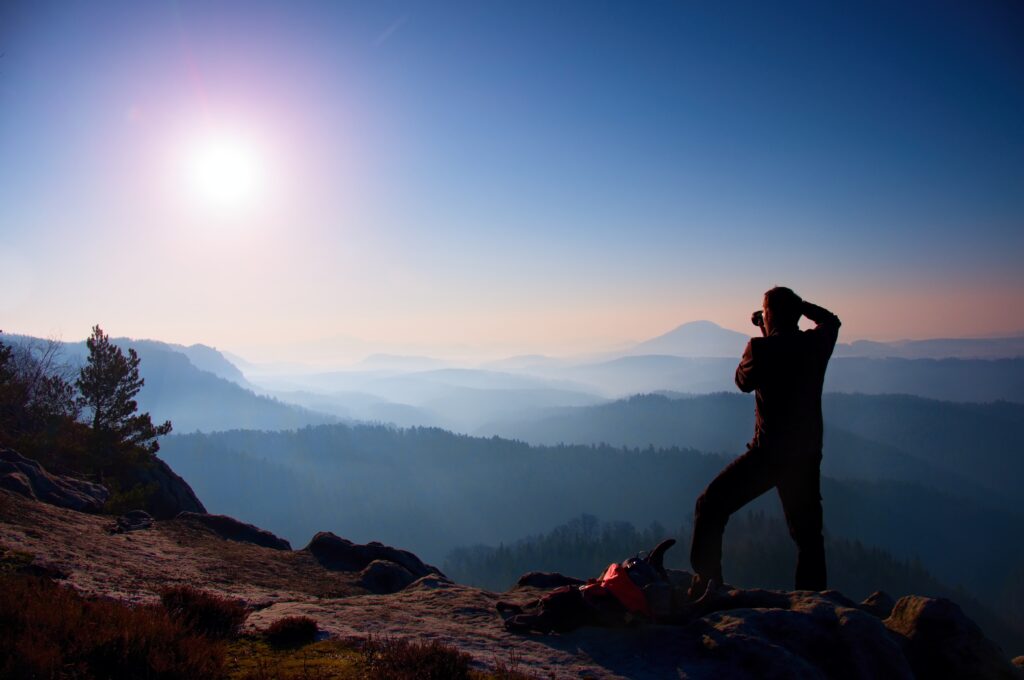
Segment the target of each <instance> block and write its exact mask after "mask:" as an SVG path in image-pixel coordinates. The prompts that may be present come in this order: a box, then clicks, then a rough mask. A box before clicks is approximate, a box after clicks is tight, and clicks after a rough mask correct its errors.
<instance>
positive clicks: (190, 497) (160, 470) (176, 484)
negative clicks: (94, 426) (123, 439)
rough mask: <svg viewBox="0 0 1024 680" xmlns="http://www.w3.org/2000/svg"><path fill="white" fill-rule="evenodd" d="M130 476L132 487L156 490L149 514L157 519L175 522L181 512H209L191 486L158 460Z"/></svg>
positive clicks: (139, 467) (150, 498) (149, 501)
mask: <svg viewBox="0 0 1024 680" xmlns="http://www.w3.org/2000/svg"><path fill="white" fill-rule="evenodd" d="M130 474H131V477H132V479H131V485H134V484H143V485H149V486H151V487H152V488H153V492H152V494H151V495H150V496H149V499H148V506H149V507H148V508H147V510H148V511H149V513H150V514H152V515H153V517H154V518H155V519H172V518H174V517H176V516H177V515H178V513H181V512H197V513H206V508H205V507H203V504H202V503H201V502H200V501H199V498H198V497H197V496H196V494H195V492H194V491H193V490H192V487H191V486H189V485H188V482H186V481H185V480H184V479H182V478H181V477H180V476H178V474H177V473H175V472H174V470H172V469H171V467H170V466H169V465H168V464H167V463H165V462H164V461H162V460H160V459H159V458H153V460H151V461H147V462H146V463H145V464H143V465H138V466H135V467H134V468H133V469H132V470H131V472H130Z"/></svg>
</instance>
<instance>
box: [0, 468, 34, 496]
mask: <svg viewBox="0 0 1024 680" xmlns="http://www.w3.org/2000/svg"><path fill="white" fill-rule="evenodd" d="M0 489H7V490H8V491H13V492H14V493H16V494H18V495H19V496H24V497H26V498H31V499H32V500H34V501H35V500H39V499H38V498H36V492H35V491H33V490H32V482H30V481H29V480H28V476H26V475H25V473H24V472H8V473H7V474H5V475H0Z"/></svg>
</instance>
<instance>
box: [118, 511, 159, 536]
mask: <svg viewBox="0 0 1024 680" xmlns="http://www.w3.org/2000/svg"><path fill="white" fill-rule="evenodd" d="M152 526H153V516H152V515H150V514H149V513H148V512H146V511H145V510H132V511H131V512H126V513H125V514H123V515H121V516H120V517H118V518H117V522H116V523H115V524H114V533H115V534H124V533H128V532H129V531H142V530H143V529H149V528H150V527H152Z"/></svg>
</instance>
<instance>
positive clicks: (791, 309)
mask: <svg viewBox="0 0 1024 680" xmlns="http://www.w3.org/2000/svg"><path fill="white" fill-rule="evenodd" d="M803 302H804V301H803V300H802V299H800V296H799V295H797V294H796V293H794V292H793V291H792V290H790V289H789V288H784V287H782V286H775V287H774V288H772V289H771V290H769V291H768V292H767V293H765V294H764V327H765V332H766V333H768V334H769V335H771V333H772V331H785V330H790V329H793V328H796V325H797V322H798V321H800V308H801V306H802V305H803Z"/></svg>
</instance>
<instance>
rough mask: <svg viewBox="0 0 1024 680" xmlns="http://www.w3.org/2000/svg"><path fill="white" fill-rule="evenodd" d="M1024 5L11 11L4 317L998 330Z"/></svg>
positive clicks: (1021, 194)
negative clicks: (803, 306)
mask: <svg viewBox="0 0 1024 680" xmlns="http://www.w3.org/2000/svg"><path fill="white" fill-rule="evenodd" d="M1022 120H1024V7H1022V6H1021V5H1020V3H1019V2H1016V1H1015V0H1005V1H1002V2H996V1H990V0H977V1H974V2H969V3H965V2H943V1H937V2H927V3H925V2H920V3H918V2H891V1H886V2H881V1H879V2H873V1H870V0H869V1H866V2H857V3H821V2H780V3H763V2H729V1H725V2H716V3H706V2H687V1H678V2H658V1H651V2H638V3H627V2H608V3H604V2H596V1H594V2H591V1H586V2H584V1H580V2H568V1H567V2H555V3H551V2H537V3H533V2H498V1H480V2H452V3H447V2H446V3H422V2H409V3H403V2H327V1H324V2H301V1H296V2H287V3H283V2H265V3H260V2H255V3H251V2H250V3H229V2H185V1H178V2H174V1H161V0H154V1H153V2H145V3H139V2H103V1H98V2H89V3H79V2H55V3H49V2H23V3H19V2H6V3H2V4H0V290H3V294H2V296H0V328H2V329H3V330H4V331H7V332H18V333H26V334H33V335H42V336H55V337H61V338H63V339H65V340H75V339H80V338H82V337H84V336H85V335H87V334H88V332H89V329H90V327H91V326H92V325H93V324H97V323H98V324H100V325H101V326H103V328H104V329H105V330H106V331H107V332H108V333H110V334H111V335H116V336H129V337H136V338H153V339H160V340H166V341H170V342H179V343H184V344H192V343H196V342H201V343H205V344H208V345H213V346H216V347H218V348H221V349H227V350H231V351H235V352H237V353H240V354H242V355H243V356H246V357H247V358H255V359H258V360H269V359H280V360H302V359H303V358H308V357H311V356H313V355H316V357H317V358H320V359H326V360H330V359H331V358H332V357H333V356H335V355H337V356H339V357H340V356H341V355H343V354H345V353H350V354H359V353H362V352H366V353H369V352H371V351H392V352H412V353H429V354H434V355H438V356H455V355H460V354H467V355H468V354H477V355H488V356H501V355H512V354H519V353H527V352H530V353H532V352H538V353H545V354H571V353H577V352H594V351H600V350H602V349H609V348H614V347H619V346H622V345H624V344H625V343H628V342H630V341H638V340H643V339H647V338H649V337H653V336H656V335H659V334H661V333H664V332H666V331H668V330H670V329H671V328H673V327H675V326H677V325H679V324H681V323H684V322H687V321H692V320H698V319H708V320H711V321H714V322H716V323H718V324H720V325H722V326H725V327H728V328H733V329H737V330H741V331H747V330H750V327H749V321H748V319H749V316H750V312H751V311H753V310H754V309H756V308H758V307H759V306H760V302H761V294H762V293H763V291H764V290H766V289H767V288H769V287H771V286H773V285H776V284H778V285H789V286H790V287H792V288H794V289H795V290H796V291H797V292H798V293H799V294H801V295H803V296H804V297H805V298H807V299H809V300H812V301H814V302H817V303H819V304H822V305H824V306H826V307H828V308H830V309H832V310H833V311H835V312H836V313H837V314H839V316H840V317H841V318H842V319H843V322H844V325H843V334H842V336H841V340H844V341H851V340H855V339H861V338H870V339H877V340H893V339H900V338H928V337H977V336H998V335H1010V334H1019V333H1022V332H1024V320H1022V319H1021V317H1020V311H1021V310H1024V267H1022V266H1021V264H1020V260H1021V258H1022V256H1024V125H1022V124H1021V121H1022Z"/></svg>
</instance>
